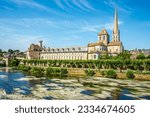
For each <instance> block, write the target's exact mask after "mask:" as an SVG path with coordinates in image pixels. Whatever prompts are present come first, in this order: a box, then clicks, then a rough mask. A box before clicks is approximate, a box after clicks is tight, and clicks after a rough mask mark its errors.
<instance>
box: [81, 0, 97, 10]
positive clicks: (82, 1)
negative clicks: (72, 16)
mask: <svg viewBox="0 0 150 117" xmlns="http://www.w3.org/2000/svg"><path fill="white" fill-rule="evenodd" d="M79 2H80V3H81V4H82V5H83V6H84V7H85V8H87V9H89V10H96V9H95V8H94V7H92V6H91V4H90V3H89V2H88V1H87V0H79Z"/></svg>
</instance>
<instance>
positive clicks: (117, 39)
mask: <svg viewBox="0 0 150 117" xmlns="http://www.w3.org/2000/svg"><path fill="white" fill-rule="evenodd" d="M112 41H113V42H120V31H119V28H118V12H117V9H115V17H114V29H113V37H112Z"/></svg>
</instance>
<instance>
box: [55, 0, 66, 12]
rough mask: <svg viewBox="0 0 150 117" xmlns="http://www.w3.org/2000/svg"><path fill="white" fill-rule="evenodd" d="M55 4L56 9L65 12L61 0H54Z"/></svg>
mask: <svg viewBox="0 0 150 117" xmlns="http://www.w3.org/2000/svg"><path fill="white" fill-rule="evenodd" d="M55 3H56V5H57V6H58V7H60V8H62V9H64V10H65V6H64V5H63V3H62V0H55Z"/></svg>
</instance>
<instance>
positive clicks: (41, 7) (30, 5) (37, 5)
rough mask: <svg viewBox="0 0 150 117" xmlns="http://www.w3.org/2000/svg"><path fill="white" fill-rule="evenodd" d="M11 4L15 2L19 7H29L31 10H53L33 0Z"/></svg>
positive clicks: (15, 0)
mask: <svg viewBox="0 0 150 117" xmlns="http://www.w3.org/2000/svg"><path fill="white" fill-rule="evenodd" d="M11 2H13V3H15V4H17V5H19V6H28V7H31V8H38V9H41V10H46V11H50V10H51V9H50V8H49V7H47V6H44V5H42V4H39V3H37V2H35V1H33V0H11Z"/></svg>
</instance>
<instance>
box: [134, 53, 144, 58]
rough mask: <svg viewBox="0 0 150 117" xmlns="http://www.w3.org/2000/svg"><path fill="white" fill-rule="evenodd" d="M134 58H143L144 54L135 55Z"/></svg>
mask: <svg viewBox="0 0 150 117" xmlns="http://www.w3.org/2000/svg"><path fill="white" fill-rule="evenodd" d="M136 59H145V55H144V54H143V53H141V54H139V55H137V57H136Z"/></svg>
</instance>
